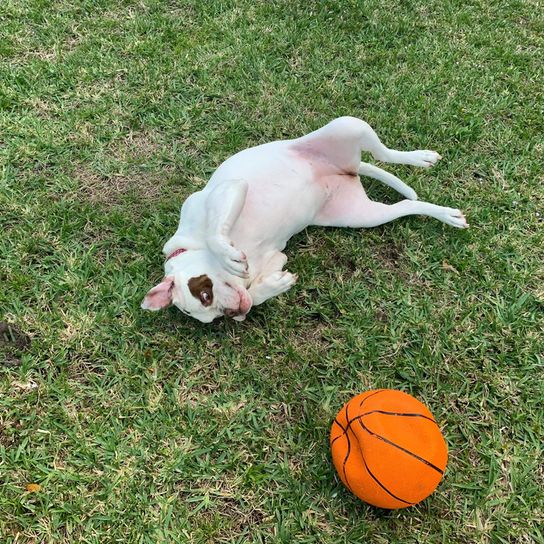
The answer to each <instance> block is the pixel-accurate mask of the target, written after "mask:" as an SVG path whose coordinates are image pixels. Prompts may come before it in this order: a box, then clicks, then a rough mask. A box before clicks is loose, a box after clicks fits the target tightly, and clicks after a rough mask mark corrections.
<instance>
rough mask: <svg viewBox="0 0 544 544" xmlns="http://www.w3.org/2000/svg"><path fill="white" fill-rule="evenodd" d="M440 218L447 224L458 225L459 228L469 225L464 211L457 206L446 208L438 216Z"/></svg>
mask: <svg viewBox="0 0 544 544" xmlns="http://www.w3.org/2000/svg"><path fill="white" fill-rule="evenodd" d="M438 219H440V221H442V222H443V223H446V224H447V225H451V226H452V227H456V228H458V229H468V227H469V225H468V223H467V220H466V219H465V216H464V215H463V212H461V210H457V209H455V208H444V209H443V211H442V212H441V213H440V215H439V216H438Z"/></svg>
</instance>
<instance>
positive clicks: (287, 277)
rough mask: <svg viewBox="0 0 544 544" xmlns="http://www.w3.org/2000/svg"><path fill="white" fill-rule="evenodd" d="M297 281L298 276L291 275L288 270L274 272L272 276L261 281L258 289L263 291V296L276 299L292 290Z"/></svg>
mask: <svg viewBox="0 0 544 544" xmlns="http://www.w3.org/2000/svg"><path fill="white" fill-rule="evenodd" d="M297 280H298V276H297V275H296V274H291V272H288V271H287V270H283V271H280V272H272V274H270V275H268V276H266V277H264V278H263V279H262V280H260V281H259V283H258V284H257V288H258V289H259V291H262V294H263V296H266V298H269V297H275V296H277V295H280V294H281V293H285V291H288V290H289V289H291V287H293V285H295V283H296V282H297Z"/></svg>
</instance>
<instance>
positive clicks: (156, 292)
mask: <svg viewBox="0 0 544 544" xmlns="http://www.w3.org/2000/svg"><path fill="white" fill-rule="evenodd" d="M173 290H174V276H166V277H165V278H164V279H163V280H162V281H161V283H159V284H158V285H155V287H153V289H151V290H150V291H149V292H148V293H147V295H146V296H145V298H144V300H143V302H142V306H141V307H142V309H143V310H152V311H155V312H156V311H157V310H162V309H163V308H166V307H167V306H170V304H172V291H173Z"/></svg>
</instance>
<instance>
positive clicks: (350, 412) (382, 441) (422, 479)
mask: <svg viewBox="0 0 544 544" xmlns="http://www.w3.org/2000/svg"><path fill="white" fill-rule="evenodd" d="M331 450H332V459H333V462H334V466H335V467H336V470H337V472H338V474H339V476H340V478H341V480H342V482H344V485H345V486H346V487H347V488H348V489H349V490H350V491H351V492H352V493H354V494H355V495H357V497H359V498H360V499H362V500H363V501H365V502H368V503H369V504H372V505H374V506H379V507H380V508H390V509H394V508H406V507H407V506H412V505H414V504H417V503H418V502H420V501H422V500H423V499H425V498H426V497H428V496H429V495H430V494H431V493H432V492H433V491H434V490H435V489H436V486H437V485H438V484H439V482H440V480H441V479H442V476H444V471H445V469H446V464H447V462H448V447H447V446H446V442H445V440H444V437H443V436H442V433H441V432H440V429H439V427H438V425H437V423H436V421H435V420H434V418H433V415H432V414H431V412H429V410H428V408H427V407H426V406H425V405H424V404H423V403H421V402H419V401H418V400H417V399H415V398H414V397H412V396H411V395H408V394H407V393H403V392H402V391H396V390H394V389H377V390H373V391H366V392H365V393H361V394H360V395H357V396H356V397H353V398H352V399H351V400H350V401H349V402H348V403H347V404H346V405H345V406H344V407H343V408H342V409H341V410H340V412H338V415H337V416H336V419H335V420H334V422H333V424H332V428H331Z"/></svg>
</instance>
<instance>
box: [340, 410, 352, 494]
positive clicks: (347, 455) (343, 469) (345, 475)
mask: <svg viewBox="0 0 544 544" xmlns="http://www.w3.org/2000/svg"><path fill="white" fill-rule="evenodd" d="M348 408H349V402H348V404H346V421H349V416H348ZM344 433H345V436H346V439H347V441H348V448H347V449H348V451H347V452H346V457H345V458H344V463H343V464H342V472H343V473H344V481H345V482H346V485H347V486H348V489H349V490H350V491H351V492H352V493H353V490H352V489H351V485H349V480H348V475H347V473H346V463H347V462H348V458H349V456H350V454H351V440H350V439H349V434H348V431H347V429H346V430H345V431H344Z"/></svg>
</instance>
